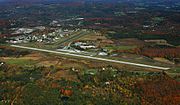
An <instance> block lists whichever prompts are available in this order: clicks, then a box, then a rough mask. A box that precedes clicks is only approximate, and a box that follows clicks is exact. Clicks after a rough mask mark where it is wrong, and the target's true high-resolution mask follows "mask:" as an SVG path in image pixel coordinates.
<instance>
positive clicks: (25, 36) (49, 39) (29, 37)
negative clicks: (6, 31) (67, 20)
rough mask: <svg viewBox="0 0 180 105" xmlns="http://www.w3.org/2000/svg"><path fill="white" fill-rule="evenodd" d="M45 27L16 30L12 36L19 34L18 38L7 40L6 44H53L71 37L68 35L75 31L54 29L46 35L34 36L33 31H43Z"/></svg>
mask: <svg viewBox="0 0 180 105" xmlns="http://www.w3.org/2000/svg"><path fill="white" fill-rule="evenodd" d="M44 29H45V27H43V26H40V27H35V28H19V29H16V30H15V32H14V33H13V34H19V35H18V36H15V37H11V38H9V39H8V40H7V41H6V42H8V43H12V44H18V43H29V42H40V43H41V42H43V43H54V42H56V41H57V40H58V39H60V38H63V37H65V36H69V35H71V34H70V33H72V32H74V31H77V30H68V29H64V30H63V29H61V28H59V29H55V31H53V32H51V33H48V34H37V33H36V34H34V33H33V32H34V31H35V30H41V31H42V30H44Z"/></svg>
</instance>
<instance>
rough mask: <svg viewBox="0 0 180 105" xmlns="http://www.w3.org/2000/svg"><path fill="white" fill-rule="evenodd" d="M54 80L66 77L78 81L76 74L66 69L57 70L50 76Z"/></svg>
mask: <svg viewBox="0 0 180 105" xmlns="http://www.w3.org/2000/svg"><path fill="white" fill-rule="evenodd" d="M50 77H51V78H53V79H54V80H60V79H62V78H63V79H66V80H70V81H78V79H77V76H76V75H73V74H71V73H70V72H69V71H68V70H59V71H57V72H56V73H54V74H52V75H51V76H50Z"/></svg>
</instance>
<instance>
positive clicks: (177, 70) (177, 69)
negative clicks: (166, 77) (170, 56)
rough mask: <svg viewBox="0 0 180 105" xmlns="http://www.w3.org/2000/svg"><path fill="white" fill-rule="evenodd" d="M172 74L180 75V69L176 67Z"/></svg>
mask: <svg viewBox="0 0 180 105" xmlns="http://www.w3.org/2000/svg"><path fill="white" fill-rule="evenodd" d="M171 72H172V73H180V67H175V68H173V69H172V71H171Z"/></svg>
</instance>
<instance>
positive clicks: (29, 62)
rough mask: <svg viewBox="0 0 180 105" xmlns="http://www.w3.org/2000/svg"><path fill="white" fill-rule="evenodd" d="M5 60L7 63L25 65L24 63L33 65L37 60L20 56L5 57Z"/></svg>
mask: <svg viewBox="0 0 180 105" xmlns="http://www.w3.org/2000/svg"><path fill="white" fill-rule="evenodd" d="M5 62H6V63H7V64H13V65H21V66H26V65H35V64H36V63H37V61H35V60H32V59H20V58H17V59H15V58H9V59H6V60H5Z"/></svg>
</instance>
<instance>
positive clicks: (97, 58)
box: [11, 45, 170, 70]
mask: <svg viewBox="0 0 180 105" xmlns="http://www.w3.org/2000/svg"><path fill="white" fill-rule="evenodd" d="M11 47H15V48H21V49H27V50H34V51H41V52H48V53H54V54H61V55H68V56H73V57H79V58H86V59H92V60H99V61H106V62H112V63H120V64H126V65H132V66H139V67H144V68H153V69H160V70H168V69H170V68H166V67H159V66H152V65H146V64H140V63H132V62H125V61H119V60H112V59H105V58H99V57H91V56H84V55H78V54H72V53H66V52H59V51H52V50H45V49H39V48H32V47H25V46H19V45H11Z"/></svg>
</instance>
